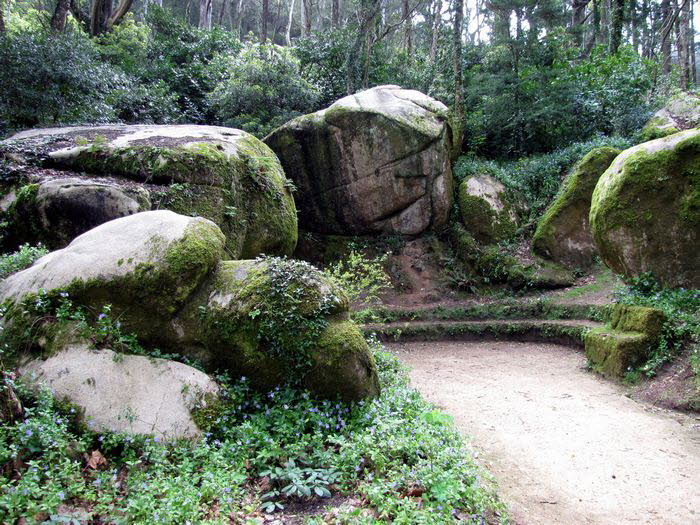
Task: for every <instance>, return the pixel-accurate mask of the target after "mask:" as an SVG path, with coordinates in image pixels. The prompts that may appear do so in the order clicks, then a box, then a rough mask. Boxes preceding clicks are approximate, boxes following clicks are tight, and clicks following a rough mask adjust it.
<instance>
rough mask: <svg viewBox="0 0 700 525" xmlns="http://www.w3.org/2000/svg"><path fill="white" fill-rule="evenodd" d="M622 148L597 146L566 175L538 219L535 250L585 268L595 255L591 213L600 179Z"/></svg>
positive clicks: (565, 262) (545, 255)
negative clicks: (589, 220)
mask: <svg viewBox="0 0 700 525" xmlns="http://www.w3.org/2000/svg"><path fill="white" fill-rule="evenodd" d="M619 154H620V151H619V150H617V149H614V148H596V149H594V150H592V151H590V152H589V153H588V154H587V155H586V156H585V157H583V159H581V160H580V161H579V162H578V164H576V166H574V168H573V169H572V170H571V172H570V173H569V175H568V176H567V177H566V180H565V181H564V184H563V186H562V190H561V191H560V192H559V194H558V195H557V197H556V198H555V199H554V202H552V204H551V206H550V207H549V208H548V209H547V211H546V212H545V213H544V215H543V216H542V218H541V219H540V221H539V222H538V223H537V230H536V231H535V235H534V237H533V239H532V247H533V250H534V251H535V253H536V254H538V255H540V256H542V257H545V258H547V259H551V260H553V261H556V262H560V263H563V264H566V265H567V266H572V267H578V268H585V267H586V266H589V265H591V264H592V263H593V259H594V257H595V255H596V249H595V244H594V243H593V236H592V235H591V227H590V223H589V222H588V216H589V214H590V211H591V196H592V195H593V190H594V189H595V186H596V184H597V183H598V179H599V178H600V176H601V175H602V174H603V172H605V170H606V169H608V167H609V166H610V164H611V163H612V161H613V160H615V157H617V156H618V155H619Z"/></svg>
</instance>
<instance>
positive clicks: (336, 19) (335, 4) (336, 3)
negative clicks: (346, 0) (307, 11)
mask: <svg viewBox="0 0 700 525" xmlns="http://www.w3.org/2000/svg"><path fill="white" fill-rule="evenodd" d="M331 27H332V28H333V29H338V28H339V27H340V0H333V1H332V3H331Z"/></svg>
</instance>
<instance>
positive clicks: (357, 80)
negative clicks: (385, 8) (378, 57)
mask: <svg viewBox="0 0 700 525" xmlns="http://www.w3.org/2000/svg"><path fill="white" fill-rule="evenodd" d="M380 9H381V0H360V5H359V12H358V19H359V22H360V24H359V27H358V30H357V32H356V34H355V40H354V41H353V44H352V46H350V49H349V50H348V54H347V56H346V60H345V87H346V88H347V91H348V95H352V94H353V93H355V91H357V89H358V88H359V87H360V86H361V83H362V80H363V77H364V71H365V64H364V62H365V61H366V60H367V59H368V56H369V53H368V47H369V35H370V31H371V29H372V27H374V22H375V20H376V18H377V15H378V14H379V11H380Z"/></svg>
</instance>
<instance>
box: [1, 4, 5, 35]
mask: <svg viewBox="0 0 700 525" xmlns="http://www.w3.org/2000/svg"><path fill="white" fill-rule="evenodd" d="M4 32H5V2H4V1H3V0H0V33H4Z"/></svg>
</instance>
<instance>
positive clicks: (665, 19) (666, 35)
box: [661, 0, 673, 75]
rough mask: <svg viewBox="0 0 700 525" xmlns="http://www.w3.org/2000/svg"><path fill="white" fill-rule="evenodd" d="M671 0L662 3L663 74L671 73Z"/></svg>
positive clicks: (664, 0) (663, 0)
mask: <svg viewBox="0 0 700 525" xmlns="http://www.w3.org/2000/svg"><path fill="white" fill-rule="evenodd" d="M672 23H673V22H672V21H671V0H662V2H661V57H662V60H663V72H664V74H667V75H668V74H669V73H670V72H671V38H670V37H671V24H672Z"/></svg>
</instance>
